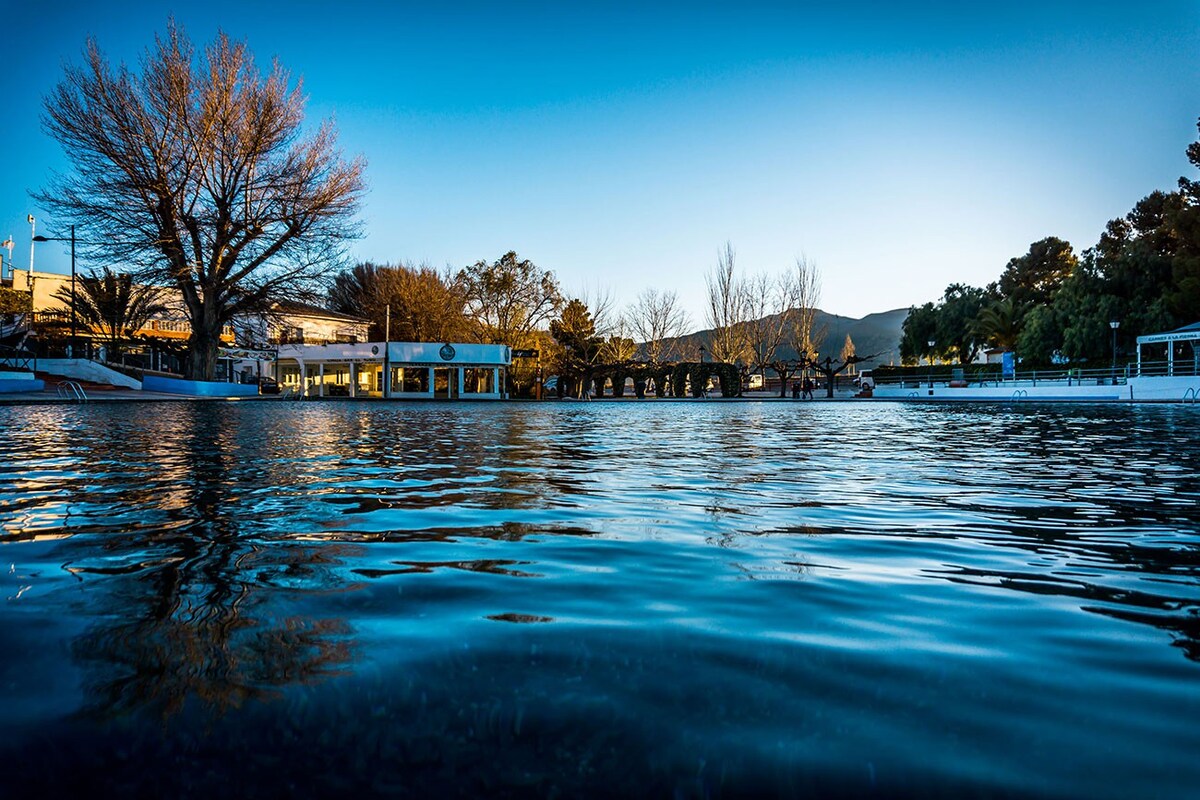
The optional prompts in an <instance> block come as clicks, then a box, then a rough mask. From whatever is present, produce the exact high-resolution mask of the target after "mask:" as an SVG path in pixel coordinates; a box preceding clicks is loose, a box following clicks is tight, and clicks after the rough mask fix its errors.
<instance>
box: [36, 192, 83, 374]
mask: <svg viewBox="0 0 1200 800" xmlns="http://www.w3.org/2000/svg"><path fill="white" fill-rule="evenodd" d="M29 224H30V225H32V224H33V215H32V214H30V215H29ZM33 241H35V242H70V243H71V358H75V351H76V341H75V331H76V327H77V325H76V316H77V315H76V312H75V308H76V307H75V226H74V225H72V226H71V238H69V239H62V238H58V237H54V236H34V237H33ZM29 275H30V277H32V276H33V245H32V244H30V245H29Z"/></svg>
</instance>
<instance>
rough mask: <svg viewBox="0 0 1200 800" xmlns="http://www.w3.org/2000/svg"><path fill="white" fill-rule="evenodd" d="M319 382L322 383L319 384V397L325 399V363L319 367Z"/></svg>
mask: <svg viewBox="0 0 1200 800" xmlns="http://www.w3.org/2000/svg"><path fill="white" fill-rule="evenodd" d="M317 380H318V381H320V383H318V384H317V397H324V396H325V362H324V361H322V362H321V363H320V364H318V365H317Z"/></svg>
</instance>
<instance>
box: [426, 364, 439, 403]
mask: <svg viewBox="0 0 1200 800" xmlns="http://www.w3.org/2000/svg"><path fill="white" fill-rule="evenodd" d="M427 371H428V372H429V396H430V397H436V396H437V387H436V386H435V385H434V383H433V367H428V368H427Z"/></svg>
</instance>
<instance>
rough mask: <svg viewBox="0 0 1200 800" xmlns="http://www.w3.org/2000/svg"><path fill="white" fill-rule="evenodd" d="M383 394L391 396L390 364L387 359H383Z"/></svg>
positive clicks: (385, 396)
mask: <svg viewBox="0 0 1200 800" xmlns="http://www.w3.org/2000/svg"><path fill="white" fill-rule="evenodd" d="M383 396H384V398H388V397H391V396H392V365H391V364H390V363H389V362H388V360H387V359H384V360H383Z"/></svg>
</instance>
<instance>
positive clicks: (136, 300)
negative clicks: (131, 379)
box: [55, 267, 167, 360]
mask: <svg viewBox="0 0 1200 800" xmlns="http://www.w3.org/2000/svg"><path fill="white" fill-rule="evenodd" d="M78 289H79V291H77V292H75V298H74V299H75V309H74V311H75V315H76V316H77V317H78V318H79V320H80V321H81V322H83V323H84V324H86V325H87V326H88V327H89V328H91V330H92V333H93V335H96V336H98V337H99V338H100V339H101V341H103V342H104V343H105V347H106V348H107V351H108V359H109V360H113V359H114V358H115V357H116V356H117V355H118V354H119V353H120V352H121V349H122V346H123V345H124V343H125V341H126V340H127V339H129V337H131V336H132V335H133V334H134V333H135V332H136V331H138V330H140V329H141V328H143V327H145V325H146V323H147V322H149V321H150V320H151V319H152V318H153V317H156V316H158V315H160V314H163V313H165V312H166V311H167V307H166V306H165V305H164V304H163V303H162V301H161V295H162V290H161V289H159V288H158V287H157V286H150V285H146V284H135V283H134V282H133V276H132V275H129V274H128V273H123V272H113V271H112V270H110V269H109V268H108V267H105V268H104V269H103V271H102V272H100V273H99V274H93V275H81V276H79V278H78ZM55 297H56V298H57V299H59V300H61V301H62V302H63V303H65V304H66V306H67V308H68V309H70V308H71V288H70V287H69V286H65V285H64V286H61V287H59V289H58V291H57V292H56V293H55Z"/></svg>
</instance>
